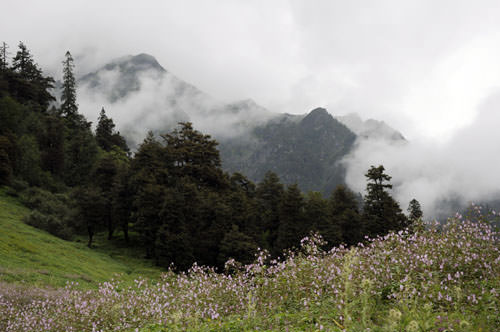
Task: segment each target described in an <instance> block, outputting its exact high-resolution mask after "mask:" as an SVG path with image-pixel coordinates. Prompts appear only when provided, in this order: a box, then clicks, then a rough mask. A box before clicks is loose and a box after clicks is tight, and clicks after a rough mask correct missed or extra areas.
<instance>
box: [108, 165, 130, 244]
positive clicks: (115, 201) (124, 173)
mask: <svg viewBox="0 0 500 332" xmlns="http://www.w3.org/2000/svg"><path fill="white" fill-rule="evenodd" d="M111 197H112V201H111V205H112V216H111V218H112V223H113V225H114V226H115V227H121V230H122V231H123V237H124V239H125V242H126V243H129V234H128V231H129V223H130V222H131V221H132V218H131V217H132V204H133V199H134V197H133V192H132V189H131V186H130V170H129V165H122V167H119V168H118V173H117V174H116V176H115V179H114V183H113V189H112V192H111Z"/></svg>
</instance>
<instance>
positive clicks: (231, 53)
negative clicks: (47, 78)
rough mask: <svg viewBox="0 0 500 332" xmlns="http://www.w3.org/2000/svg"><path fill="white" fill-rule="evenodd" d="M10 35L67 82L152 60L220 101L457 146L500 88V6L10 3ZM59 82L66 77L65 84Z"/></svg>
mask: <svg viewBox="0 0 500 332" xmlns="http://www.w3.org/2000/svg"><path fill="white" fill-rule="evenodd" d="M0 31H1V34H0V36H1V37H0V38H2V40H3V41H6V42H7V43H8V44H9V45H10V46H11V49H10V51H11V52H15V49H16V47H17V43H18V41H20V40H22V41H24V42H25V43H26V44H27V46H28V48H30V49H31V51H32V53H33V54H34V55H35V59H36V60H37V61H38V63H39V64H40V65H41V66H42V67H43V68H45V69H47V70H49V71H50V72H52V73H54V76H58V75H60V71H61V68H60V67H61V61H62V58H63V55H64V53H65V51H66V50H68V49H69V50H70V51H71V52H72V53H73V55H74V56H75V57H76V60H77V66H78V70H79V71H80V72H86V71H89V70H91V69H95V68H96V67H97V66H99V65H101V64H103V63H105V62H106V61H109V60H110V59H112V58H115V57H120V56H123V55H127V54H138V53H142V52H144V53H149V54H152V55H154V56H155V57H156V58H157V59H158V61H159V62H160V63H161V64H162V65H163V66H164V67H165V68H166V69H167V70H169V71H171V72H172V73H174V74H175V75H177V76H178V77H180V78H182V79H184V80H186V81H188V82H190V83H192V84H194V85H195V86H197V87H199V88H200V89H201V90H204V91H206V92H208V93H209V94H211V95H212V96H213V97H215V98H217V99H219V100H222V101H232V100H237V99H245V98H252V99H254V100H255V101H256V102H257V103H259V104H261V105H263V106H264V107H267V108H269V109H271V110H273V111H276V112H289V113H305V112H307V111H309V110H310V109H312V108H314V107H318V106H324V107H327V108H328V109H329V111H330V112H331V113H333V114H345V113H348V112H352V111H356V112H358V113H360V114H361V115H362V116H363V117H364V118H368V117H372V118H376V119H380V120H384V121H386V122H387V123H389V124H390V125H392V126H393V127H395V128H397V129H399V130H400V131H401V132H403V134H404V135H405V136H406V137H408V138H410V139H416V138H419V137H423V138H428V139H438V140H439V141H441V142H443V141H445V140H447V139H448V138H449V137H451V135H452V134H453V133H455V132H456V130H458V129H460V128H462V127H464V126H466V125H469V124H471V123H472V122H473V121H474V119H475V117H476V115H477V114H478V106H479V105H481V103H483V102H484V101H485V100H486V99H487V98H488V97H489V96H490V95H493V94H495V93H496V92H497V90H498V89H499V87H500V1H496V0H492V1H480V0H476V1H460V0H450V1H440V0H429V1H427V0H416V1H401V0H381V1H371V0H366V1H361V0H351V1H336V0H325V1H321V0H315V1H307V0H303V1H294V0H291V1H285V0H274V1H264V0H255V1H245V0H198V1H193V0H182V1H165V0H162V1H152V0H141V1H130V0H119V1H114V0H106V1H96V0H74V1H68V0H66V1H62V0H59V1H56V0H44V1H36V0H2V10H1V11H0ZM56 78H57V77H56Z"/></svg>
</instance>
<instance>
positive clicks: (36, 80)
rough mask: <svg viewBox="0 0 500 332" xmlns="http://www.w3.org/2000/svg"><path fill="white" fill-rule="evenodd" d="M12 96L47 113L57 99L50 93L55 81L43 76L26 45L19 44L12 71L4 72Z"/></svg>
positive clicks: (34, 108)
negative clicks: (51, 103)
mask: <svg viewBox="0 0 500 332" xmlns="http://www.w3.org/2000/svg"><path fill="white" fill-rule="evenodd" d="M4 74H5V75H6V81H7V88H8V90H9V93H10V95H11V96H12V97H13V98H15V99H16V100H18V101H19V102H20V103H22V104H29V105H30V107H31V108H32V109H33V110H35V111H38V112H45V111H47V108H48V106H49V103H50V102H51V101H53V100H55V98H54V97H53V96H52V94H51V93H50V89H52V88H54V79H53V78H52V77H49V76H43V75H42V70H41V69H40V68H38V65H37V64H36V63H35V61H34V60H33V56H32V55H31V53H30V52H29V50H28V48H27V47H26V45H24V44H23V43H22V42H20V43H19V50H18V52H17V53H16V56H15V57H14V58H13V60H12V71H6V72H4Z"/></svg>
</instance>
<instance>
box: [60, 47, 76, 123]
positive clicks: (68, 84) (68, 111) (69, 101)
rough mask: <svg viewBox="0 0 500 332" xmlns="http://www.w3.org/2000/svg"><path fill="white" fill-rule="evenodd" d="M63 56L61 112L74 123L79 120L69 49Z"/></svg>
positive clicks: (72, 63)
mask: <svg viewBox="0 0 500 332" xmlns="http://www.w3.org/2000/svg"><path fill="white" fill-rule="evenodd" d="M65 57H66V58H65V59H64V61H63V85H62V94H61V114H62V115H63V116H64V117H66V118H67V119H68V120H69V121H70V123H71V124H73V125H74V124H77V122H78V121H79V120H80V117H79V116H78V105H77V104H76V80H75V75H74V73H73V71H74V69H75V64H74V62H73V57H72V56H71V53H70V52H69V51H67V52H66V55H65Z"/></svg>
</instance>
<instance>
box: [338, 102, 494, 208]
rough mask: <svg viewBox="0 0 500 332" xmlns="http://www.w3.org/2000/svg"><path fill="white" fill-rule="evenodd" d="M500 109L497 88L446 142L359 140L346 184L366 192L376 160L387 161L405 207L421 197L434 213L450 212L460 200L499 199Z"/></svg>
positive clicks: (347, 161) (350, 159)
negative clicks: (367, 173)
mask: <svg viewBox="0 0 500 332" xmlns="http://www.w3.org/2000/svg"><path fill="white" fill-rule="evenodd" d="M499 109H500V93H496V94H493V95H491V96H490V97H489V98H487V99H486V100H485V101H484V102H483V103H482V104H481V106H480V107H479V109H478V113H477V114H478V115H477V116H476V118H475V120H474V121H473V123H472V124H470V125H468V126H465V127H463V128H462V129H461V130H459V131H457V132H455V134H454V135H453V136H452V137H451V138H450V139H449V140H448V141H447V142H445V143H440V142H436V141H430V140H416V141H408V142H404V143H401V142H390V141H387V140H366V139H359V140H358V141H357V143H356V144H357V145H356V149H355V150H354V151H353V152H352V153H351V154H350V155H348V156H347V157H346V158H345V159H344V163H345V165H346V166H347V176H346V181H347V184H348V185H349V186H350V187H352V188H353V189H354V190H356V191H359V192H362V193H364V191H365V187H366V179H365V177H364V174H365V173H366V171H367V170H368V169H369V167H370V166H371V165H375V166H377V165H380V164H382V165H384V167H385V168H386V170H387V173H388V174H389V175H391V176H392V183H393V185H394V189H393V193H394V196H395V197H396V199H397V200H398V201H399V202H400V203H401V206H402V208H403V209H405V208H406V207H407V206H408V203H409V201H410V200H411V199H412V198H416V199H417V200H418V201H420V202H421V203H422V205H423V209H424V213H425V214H426V215H427V217H430V218H433V217H437V216H442V215H443V214H447V213H450V212H451V211H450V209H453V208H455V207H456V205H455V204H456V203H458V204H461V205H465V204H467V203H470V202H478V201H481V202H489V201H493V200H495V199H498V198H499V197H500V172H498V170H499V169H500V153H499V151H498V142H500V130H499V128H498V124H499V123H500V112H498V110H499ZM451 201H453V203H455V204H452V203H451Z"/></svg>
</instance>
